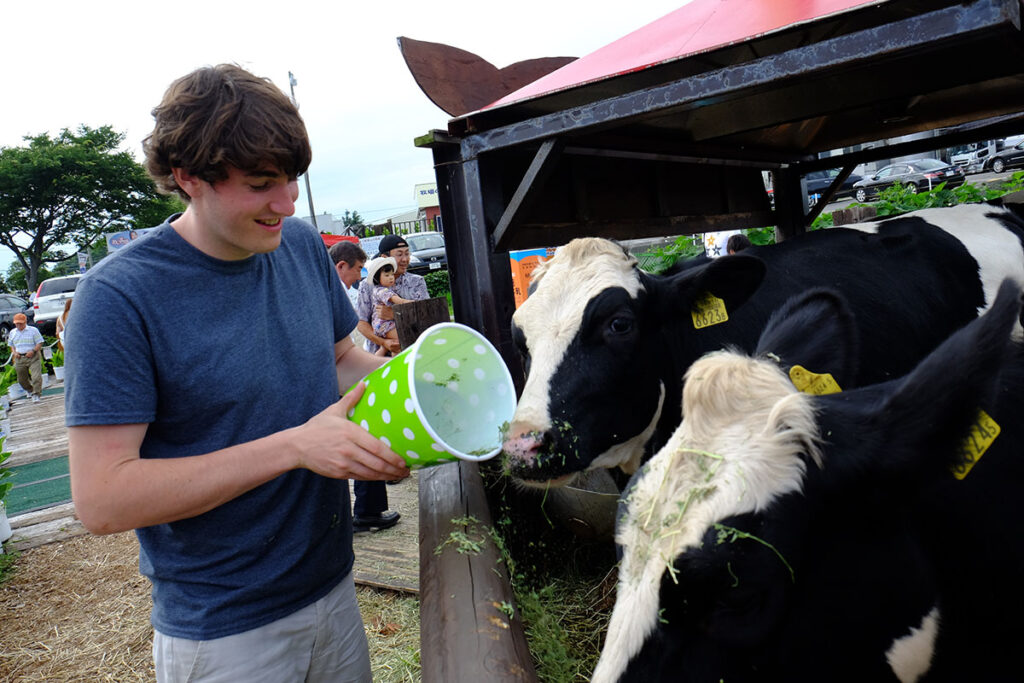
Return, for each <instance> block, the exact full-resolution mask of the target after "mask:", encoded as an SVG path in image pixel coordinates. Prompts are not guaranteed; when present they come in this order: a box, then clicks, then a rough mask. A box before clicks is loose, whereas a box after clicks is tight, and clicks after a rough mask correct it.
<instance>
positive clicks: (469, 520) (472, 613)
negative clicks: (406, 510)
mask: <svg viewBox="0 0 1024 683" xmlns="http://www.w3.org/2000/svg"><path fill="white" fill-rule="evenodd" d="M419 477H420V480H419V483H420V666H421V675H422V679H423V681H424V683H448V682H449V681H473V682H474V683H487V682H490V681H508V682H509V683H512V682H513V681H514V682H515V683H522V682H526V683H531V682H533V681H536V680H537V675H536V672H535V671H534V669H533V663H532V660H531V659H530V652H529V649H528V648H527V644H526V636H525V635H524V633H523V626H522V618H521V616H520V614H519V611H518V608H515V610H514V611H512V609H513V606H514V605H515V598H514V597H513V595H512V589H511V587H510V585H509V578H508V574H507V563H505V562H503V561H502V558H501V555H500V552H499V550H498V548H497V547H496V545H495V543H494V540H493V537H492V536H491V533H492V529H493V523H492V521H491V513H490V510H489V509H488V507H487V499H486V496H485V494H484V487H483V481H482V479H481V478H480V469H479V467H478V465H477V464H476V463H471V462H459V463H449V464H446V465H438V466H436V467H431V468H428V469H424V470H422V471H421V472H420V475H419ZM510 612H511V614H510Z"/></svg>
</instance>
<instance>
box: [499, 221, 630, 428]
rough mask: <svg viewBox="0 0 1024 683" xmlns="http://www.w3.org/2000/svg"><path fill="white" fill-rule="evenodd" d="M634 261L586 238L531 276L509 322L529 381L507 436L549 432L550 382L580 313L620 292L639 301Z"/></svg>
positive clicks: (612, 246) (616, 249)
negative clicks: (606, 294) (522, 348)
mask: <svg viewBox="0 0 1024 683" xmlns="http://www.w3.org/2000/svg"><path fill="white" fill-rule="evenodd" d="M635 265H636V259H634V258H633V257H632V256H629V255H628V254H626V253H625V252H624V251H623V250H622V248H621V247H619V246H617V245H615V244H614V243H613V242H609V241H608V240H603V239H598V238H593V237H587V238H581V239H575V240H573V241H571V242H569V244H567V245H565V246H564V247H561V248H560V249H559V250H558V251H557V252H555V255H554V256H553V257H552V258H551V259H550V260H549V261H547V262H545V263H543V264H541V265H540V266H538V268H537V269H536V270H535V271H534V272H533V283H535V284H536V289H535V290H534V292H533V294H531V295H530V297H529V298H528V299H527V300H526V301H524V302H523V304H522V305H521V306H520V307H519V309H518V310H516V312H515V314H514V315H513V316H512V322H513V323H515V325H516V326H517V327H519V329H520V330H522V332H523V334H524V335H525V336H526V343H527V351H528V352H529V354H530V376H529V377H527V379H526V386H525V387H524V388H523V394H522V396H521V397H520V398H519V403H518V405H517V406H516V412H515V414H514V415H513V416H512V423H511V425H510V430H509V433H510V435H513V436H514V435H518V434H521V433H525V432H530V431H539V432H544V431H547V430H549V429H551V427H552V422H551V410H550V406H549V404H548V402H549V400H550V396H551V387H550V385H551V377H552V376H553V375H554V373H555V371H556V370H557V369H558V367H559V365H561V363H562V360H563V359H564V358H565V352H566V350H567V349H568V348H569V344H571V343H572V340H573V339H574V338H575V337H576V334H577V333H578V332H579V329H580V326H581V325H582V323H583V311H584V309H586V307H587V304H588V303H590V301H591V300H592V299H593V298H594V297H596V296H597V295H598V294H600V293H601V292H603V291H604V290H606V289H609V288H611V287H622V288H623V289H625V290H626V291H627V292H629V295H630V296H632V297H634V298H635V297H636V296H637V295H639V293H640V291H641V289H642V285H641V284H640V276H639V275H638V274H637V272H636V270H635V268H634V266H635Z"/></svg>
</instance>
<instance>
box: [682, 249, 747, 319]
mask: <svg viewBox="0 0 1024 683" xmlns="http://www.w3.org/2000/svg"><path fill="white" fill-rule="evenodd" d="M765 270H766V269H765V265H764V261H762V260H761V259H759V258H757V257H755V256H746V255H742V254H734V255H731V256H722V257H720V258H716V259H714V260H712V261H711V262H710V263H707V264H704V265H700V266H696V267H693V268H688V269H686V270H684V271H682V272H679V273H677V274H675V275H673V276H672V277H671V282H670V284H671V289H672V291H673V292H674V294H675V299H676V301H677V302H678V303H679V305H680V306H682V307H683V312H686V313H688V312H689V311H691V310H693V309H694V307H695V305H696V303H695V302H698V301H700V300H701V299H702V298H704V297H705V296H706V295H708V294H710V295H712V296H713V297H716V298H717V299H720V300H721V301H722V302H723V304H724V306H725V310H726V311H733V310H735V309H737V308H739V307H740V306H742V305H743V303H744V302H745V301H746V300H747V299H749V298H750V296H751V295H752V294H753V293H754V292H756V291H757V288H758V287H760V286H761V281H762V280H764V275H765Z"/></svg>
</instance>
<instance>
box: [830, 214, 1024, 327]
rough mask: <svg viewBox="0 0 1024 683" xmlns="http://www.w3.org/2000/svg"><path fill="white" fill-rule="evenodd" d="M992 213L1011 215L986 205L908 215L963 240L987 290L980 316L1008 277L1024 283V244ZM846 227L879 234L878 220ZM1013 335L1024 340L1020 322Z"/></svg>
mask: <svg viewBox="0 0 1024 683" xmlns="http://www.w3.org/2000/svg"><path fill="white" fill-rule="evenodd" d="M991 214H1006V215H1010V212H1009V211H1008V210H1007V209H1004V208H1002V207H995V206H989V205H987V204H958V205H956V206H951V207H947V208H941V209H922V210H920V211H915V212H914V213H913V214H907V215H913V216H920V217H921V218H922V219H923V220H925V221H927V222H928V223H930V224H931V225H934V226H936V227H938V228H940V229H941V230H943V231H944V232H947V233H949V234H950V235H952V236H953V237H955V238H957V239H958V240H960V242H961V243H962V244H963V245H964V247H965V248H966V249H967V252H968V253H969V254H970V255H971V256H972V257H973V258H974V260H975V261H977V262H978V275H979V276H980V278H981V287H982V290H983V291H984V293H985V305H984V306H982V307H981V308H979V309H978V315H981V314H982V313H983V312H984V311H985V310H987V309H988V307H989V306H990V305H991V304H992V302H993V301H995V299H996V292H998V291H999V285H1000V284H1001V283H1002V281H1003V280H1004V279H1005V278H1007V277H1010V278H1013V279H1014V280H1015V281H1016V282H1017V284H1020V285H1024V246H1021V243H1020V240H1019V239H1018V238H1017V236H1016V235H1015V234H1014V233H1012V232H1011V231H1009V230H1007V229H1006V228H1005V227H1004V226H1003V224H1002V223H1000V222H998V221H995V220H992V219H991V218H989V216H990V215H991ZM843 227H844V228H853V229H855V230H860V231H862V232H868V233H872V234H877V233H878V228H879V223H878V222H872V223H856V224H853V225H844V226H843ZM1014 338H1016V339H1018V340H1020V339H1024V328H1022V327H1021V325H1020V323H1019V322H1018V323H1017V325H1016V326H1015V327H1014Z"/></svg>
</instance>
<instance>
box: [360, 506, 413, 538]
mask: <svg viewBox="0 0 1024 683" xmlns="http://www.w3.org/2000/svg"><path fill="white" fill-rule="evenodd" d="M401 518H402V515H400V514H399V513H397V512H392V511H391V510H386V511H384V512H382V513H380V514H379V515H366V516H364V517H355V518H353V519H352V531H354V532H356V533H361V532H366V531H380V530H381V529H390V528H391V527H393V526H394V525H396V524H398V520H399V519H401Z"/></svg>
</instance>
